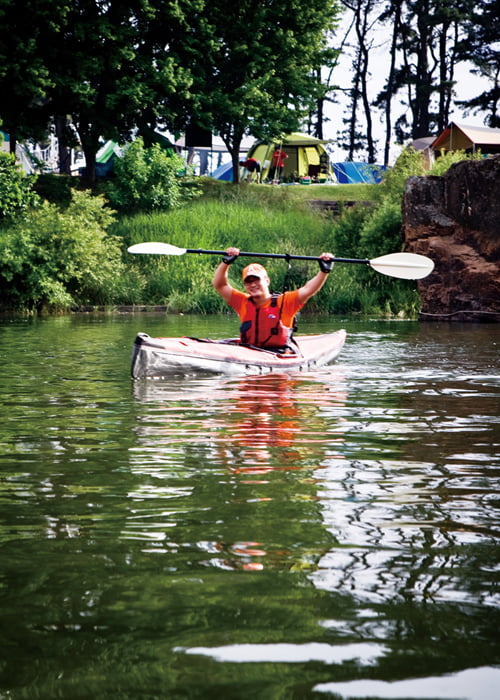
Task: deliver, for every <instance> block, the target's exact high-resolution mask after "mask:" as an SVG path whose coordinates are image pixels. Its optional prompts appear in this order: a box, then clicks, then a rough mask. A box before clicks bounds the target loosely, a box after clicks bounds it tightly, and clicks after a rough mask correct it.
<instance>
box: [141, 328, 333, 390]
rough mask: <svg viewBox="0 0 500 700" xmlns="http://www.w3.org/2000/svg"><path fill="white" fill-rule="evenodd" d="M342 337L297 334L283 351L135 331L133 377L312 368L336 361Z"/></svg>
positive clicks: (325, 334) (227, 373)
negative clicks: (289, 348)
mask: <svg viewBox="0 0 500 700" xmlns="http://www.w3.org/2000/svg"><path fill="white" fill-rule="evenodd" d="M345 339H346V332H345V331H344V330H338V331H335V332H334V333H324V334H321V335H302V336H300V335H299V336H296V337H295V338H294V341H295V343H296V348H295V351H294V352H293V353H290V354H283V353H277V352H273V351H271V350H265V349H260V348H253V347H248V346H245V345H241V344H240V343H239V342H238V340H237V339H228V340H209V339H200V338H188V337H184V338H152V337H150V336H149V335H147V334H146V333H138V334H137V337H136V339H135V343H134V350H133V355H132V377H134V379H140V378H142V377H168V376H172V375H189V374H198V373H202V374H203V373H205V374H207V373H208V374H226V375H238V374H239V375H244V374H265V373H268V372H291V371H305V370H312V369H316V368H317V367H322V366H323V365H326V364H328V363H329V362H332V361H333V360H335V359H336V358H337V357H338V355H339V353H340V351H341V350H342V347H343V345H344V342H345Z"/></svg>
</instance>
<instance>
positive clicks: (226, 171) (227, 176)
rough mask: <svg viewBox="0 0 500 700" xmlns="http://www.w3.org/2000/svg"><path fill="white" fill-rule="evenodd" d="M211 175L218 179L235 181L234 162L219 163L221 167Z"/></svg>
mask: <svg viewBox="0 0 500 700" xmlns="http://www.w3.org/2000/svg"><path fill="white" fill-rule="evenodd" d="M210 177H213V178H215V179H216V180H225V181H227V182H232V181H233V164H232V163H231V162H229V163H222V165H219V167H218V168H216V169H215V170H214V171H213V173H212V175H211V176H210Z"/></svg>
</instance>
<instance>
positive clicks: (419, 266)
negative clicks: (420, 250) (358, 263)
mask: <svg viewBox="0 0 500 700" xmlns="http://www.w3.org/2000/svg"><path fill="white" fill-rule="evenodd" d="M370 267H372V268H373V269H374V270H376V271H377V272H380V273H382V274H383V275H388V276H389V277H399V278H400V279H403V280H420V279H422V278H423V277H427V275H430V274H431V272H432V271H433V269H434V263H433V261H432V260H431V259H430V258H427V257H426V256H425V255H417V254H416V253H390V254H389V255H382V256H381V257H380V258H374V259H373V260H370Z"/></svg>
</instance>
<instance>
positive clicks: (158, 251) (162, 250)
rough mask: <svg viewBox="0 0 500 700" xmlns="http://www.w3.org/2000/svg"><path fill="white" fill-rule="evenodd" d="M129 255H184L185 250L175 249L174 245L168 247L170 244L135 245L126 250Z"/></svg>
mask: <svg viewBox="0 0 500 700" xmlns="http://www.w3.org/2000/svg"><path fill="white" fill-rule="evenodd" d="M127 251H128V252H129V253H133V254H134V255H184V253H185V252H186V249H185V248H177V246H175V245H170V243H159V242H152V243H136V244H135V245H131V246H130V248H127Z"/></svg>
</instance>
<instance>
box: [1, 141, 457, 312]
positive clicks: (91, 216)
mask: <svg viewBox="0 0 500 700" xmlns="http://www.w3.org/2000/svg"><path fill="white" fill-rule="evenodd" d="M146 150H147V149H146ZM150 156H151V154H150V155H149V156H148V157H145V155H144V153H141V152H140V149H139V150H138V151H136V157H137V158H138V159H139V161H140V167H139V166H138V165H137V163H136V165H135V166H134V165H133V164H132V165H130V167H128V168H127V169H126V170H125V171H124V174H123V176H122V177H123V179H126V186H125V185H124V183H121V184H120V175H119V174H118V175H117V179H115V181H114V182H112V183H110V184H111V186H110V185H109V184H108V185H106V184H104V185H103V186H102V193H101V194H99V195H96V194H91V193H90V192H87V191H80V190H78V189H76V188H75V189H74V188H70V190H69V191H68V188H67V187H63V186H62V185H61V184H60V182H61V181H59V180H58V178H57V177H56V178H54V181H55V184H56V185H57V187H51V186H50V185H49V184H48V182H47V180H46V181H45V182H44V185H43V187H42V188H41V192H43V193H44V197H45V198H44V197H42V196H41V194H38V193H37V192H36V184H35V182H34V181H32V180H30V179H29V178H27V177H25V176H21V175H20V174H19V171H18V169H17V166H16V165H15V163H14V161H13V160H12V157H11V156H9V155H8V154H2V157H1V159H0V168H1V170H2V176H1V178H0V183H3V184H2V185H0V298H1V300H2V301H1V305H2V309H3V310H7V309H9V310H14V311H17V312H19V311H20V312H30V313H36V312H60V311H68V310H71V309H79V308H81V307H89V306H90V307H92V306H95V305H98V306H109V307H113V306H117V305H164V306H165V308H166V309H167V311H169V312H172V313H179V312H182V313H215V312H222V311H226V310H227V308H226V306H225V304H224V303H223V302H222V300H221V299H220V298H219V297H218V295H217V294H215V292H214V290H213V288H212V285H211V279H212V274H213V270H214V267H215V265H216V264H217V263H218V260H219V258H218V257H217V256H209V255H196V254H186V255H183V256H179V257H177V256H175V257H172V256H133V255H130V254H129V253H127V247H128V246H129V245H131V244H134V243H139V242H143V241H164V242H168V243H171V244H173V245H176V246H179V247H181V248H196V249H197V248H202V249H209V250H224V249H225V248H226V247H227V246H229V245H235V246H238V247H239V248H240V249H241V250H246V251H254V252H263V253H266V252H268V253H290V254H297V255H319V254H320V253H321V252H322V251H330V252H333V253H335V254H336V255H338V256H340V257H355V258H363V259H366V258H374V257H378V256H379V255H383V254H385V253H391V252H397V251H400V250H401V249H402V239H401V223H402V222H401V200H402V194H403V190H404V183H405V181H406V178H407V177H408V176H409V175H412V174H422V172H423V171H422V161H421V159H420V156H419V155H418V154H417V153H416V152H414V151H412V150H411V149H410V150H407V151H405V152H404V154H403V156H402V157H401V158H400V159H399V161H398V163H397V164H396V166H395V167H394V168H392V169H391V170H389V171H388V172H387V174H386V176H385V178H384V181H383V182H382V183H381V184H379V185H361V186H353V185H346V186H343V187H342V186H333V185H330V186H324V187H322V188H321V186H318V187H319V188H321V190H322V191H321V197H320V199H326V198H327V197H328V198H330V199H335V200H336V201H340V202H342V200H343V201H344V202H349V206H347V205H346V206H345V207H344V208H342V205H341V207H340V214H339V215H338V216H336V217H333V216H332V215H331V214H329V213H328V212H325V213H322V212H318V211H317V210H315V209H313V208H312V207H311V206H310V203H309V200H310V199H313V198H314V197H313V196H312V192H314V189H315V187H313V186H300V185H297V186H289V187H287V186H268V185H247V184H241V185H238V186H236V185H233V184H230V183H220V182H215V181H213V180H209V179H207V180H204V179H202V178H199V179H196V180H195V179H193V178H190V177H189V175H187V176H183V177H179V176H178V175H177V177H176V178H172V177H171V176H170V175H171V174H169V173H166V172H165V169H167V170H168V168H169V167H170V168H177V167H178V163H176V162H174V161H172V162H171V163H170V165H169V164H168V163H165V162H161V163H159V161H158V158H159V156H158V154H156V155H155V157H154V158H152V157H150ZM157 156H158V157H157ZM462 158H463V155H462ZM453 159H457V156H456V155H455V156H453ZM451 161H452V158H451V157H449V158H448V162H447V163H446V161H445V160H444V159H441V161H440V164H439V169H440V171H443V169H444V167H445V165H449V164H450V162H451ZM148 163H149V166H150V167H154V168H155V169H156V172H159V171H161V172H163V174H164V181H165V182H166V183H167V185H168V188H167V189H168V191H169V194H168V201H167V199H165V198H163V199H162V195H161V193H159V194H158V193H156V194H155V197H156V198H153V197H152V194H154V193H152V192H151V182H152V180H151V173H150V172H148V167H147V166H148ZM53 184H54V183H53ZM71 184H74V182H72V183H71ZM121 185H122V186H121ZM112 188H114V190H112ZM112 192H114V193H115V195H116V193H117V192H118V193H119V197H118V196H115V199H114V202H113V203H114V204H115V207H116V208H115V209H112V208H111V207H110V205H109V201H110V200H113V194H112ZM49 193H50V195H49ZM106 193H107V196H106ZM49 197H51V198H52V199H53V200H56V201H48V198H49ZM147 197H149V200H148V199H147ZM353 201H358V202H360V204H358V205H354V206H353V205H352V202H353ZM144 202H147V203H146V204H145V203H144ZM246 262H248V259H247V260H246ZM242 267H243V262H241V261H239V260H238V261H236V262H235V263H234V264H233V266H232V269H231V275H232V280H233V282H234V283H235V284H239V281H240V280H239V274H240V270H241V268H242ZM267 267H268V270H269V273H270V276H271V279H272V284H273V287H274V288H275V289H276V290H277V291H280V290H282V289H283V288H285V287H289V288H293V287H296V286H300V285H301V284H302V283H304V282H305V281H306V280H307V279H309V277H311V276H312V275H313V274H315V272H316V267H315V263H312V262H304V261H293V262H292V263H291V265H290V266H288V264H287V263H286V261H283V260H279V261H271V262H269V264H268V265H267ZM418 306H419V297H418V294H417V291H416V285H415V283H413V282H411V281H404V280H397V279H393V278H389V277H386V276H384V275H380V274H378V273H376V272H374V271H373V270H372V269H370V268H369V267H368V266H362V265H353V264H338V265H336V266H335V269H334V273H333V274H332V275H331V278H330V280H329V283H328V284H327V285H326V286H325V287H324V288H323V290H321V292H320V293H319V294H318V295H317V296H316V297H314V298H313V299H312V300H311V302H310V303H309V304H308V307H307V311H308V312H323V313H329V314H351V313H357V314H365V315H368V314H370V315H376V316H381V315H400V316H405V317H412V316H414V315H415V314H416V313H417V311H418Z"/></svg>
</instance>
